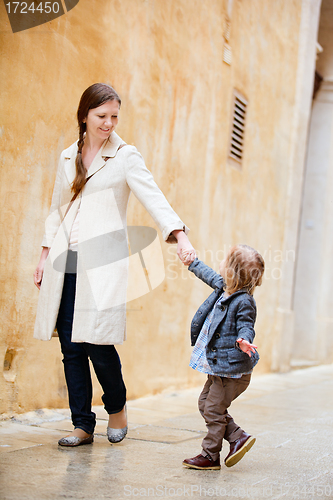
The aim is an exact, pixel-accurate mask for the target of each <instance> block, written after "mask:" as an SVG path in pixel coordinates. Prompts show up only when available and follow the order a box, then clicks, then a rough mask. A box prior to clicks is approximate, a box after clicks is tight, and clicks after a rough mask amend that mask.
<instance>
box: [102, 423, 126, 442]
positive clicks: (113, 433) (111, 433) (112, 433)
mask: <svg viewBox="0 0 333 500" xmlns="http://www.w3.org/2000/svg"><path fill="white" fill-rule="evenodd" d="M106 433H107V435H108V440H109V441H110V443H120V441H122V440H123V439H124V437H125V436H126V434H127V425H126V427H123V428H122V429H112V428H111V427H108V428H107V429H106Z"/></svg>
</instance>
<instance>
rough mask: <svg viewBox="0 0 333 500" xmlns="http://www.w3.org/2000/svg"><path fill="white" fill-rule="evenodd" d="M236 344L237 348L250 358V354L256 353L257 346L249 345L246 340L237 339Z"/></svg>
mask: <svg viewBox="0 0 333 500" xmlns="http://www.w3.org/2000/svg"><path fill="white" fill-rule="evenodd" d="M236 342H237V344H238V347H239V348H240V349H241V350H242V351H243V352H245V354H247V355H248V356H250V357H251V352H256V351H255V350H256V348H257V346H256V345H254V344H250V342H248V341H247V340H244V339H237V341H236Z"/></svg>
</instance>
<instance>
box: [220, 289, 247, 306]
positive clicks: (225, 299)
mask: <svg viewBox="0 0 333 500" xmlns="http://www.w3.org/2000/svg"><path fill="white" fill-rule="evenodd" d="M243 293H248V291H247V290H246V288H242V289H241V290H237V292H235V293H233V294H232V295H229V296H228V297H226V298H223V299H222V300H221V304H226V303H227V302H230V301H231V300H233V299H234V298H235V297H237V295H241V294H243Z"/></svg>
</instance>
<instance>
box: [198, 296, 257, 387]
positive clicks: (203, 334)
mask: <svg viewBox="0 0 333 500" xmlns="http://www.w3.org/2000/svg"><path fill="white" fill-rule="evenodd" d="M223 298H224V294H223V293H222V295H221V297H219V299H218V300H217V301H216V302H215V304H214V307H213V309H212V310H211V312H210V313H209V314H208V315H207V317H206V319H205V322H204V324H203V326H202V328H201V331H200V333H199V336H198V338H197V341H196V343H195V346H194V348H193V352H192V356H191V360H190V367H191V368H193V370H197V371H198V372H202V373H206V374H207V375H215V376H218V377H227V378H241V377H242V376H243V375H248V374H249V373H252V370H251V371H249V372H246V373H239V374H237V375H226V374H225V373H216V372H213V371H212V369H211V367H210V366H209V364H208V361H207V358H206V347H207V343H208V333H209V328H210V325H211V324H212V320H213V316H214V311H215V307H216V306H217V305H218V303H219V302H220V301H221V300H222V299H223Z"/></svg>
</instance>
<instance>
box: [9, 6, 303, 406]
mask: <svg viewBox="0 0 333 500" xmlns="http://www.w3.org/2000/svg"><path fill="white" fill-rule="evenodd" d="M303 3H305V4H306V3H307V2H303ZM228 9H229V16H230V38H229V44H230V47H231V51H232V61H231V65H229V64H226V63H225V62H223V47H224V43H225V36H227V35H226V30H225V25H226V24H225V23H226V16H227V14H228ZM301 11H302V1H301V0H292V1H288V2H276V1H271V0H270V1H267V0H256V1H253V0H234V2H227V1H226V0H225V1H221V0H191V1H189V0H146V1H139V0H121V1H120V0H110V1H103V2H101V1H98V0H80V2H79V4H78V5H77V6H76V7H75V8H74V9H72V10H71V11H70V12H69V13H67V14H66V15H64V16H62V17H60V18H59V19H56V20H54V21H52V22H49V23H47V24H44V25H41V26H37V27H35V28H32V29H30V30H26V31H22V32H19V33H15V34H13V33H12V32H11V29H10V25H9V22H8V19H7V17H6V11H5V7H4V5H3V3H1V4H0V17H1V21H0V22H1V24H0V50H1V75H2V95H1V113H0V114H1V124H0V125H1V129H0V133H1V137H0V144H1V146H0V147H1V151H2V155H1V201H2V209H1V213H0V217H1V236H2V237H1V256H0V258H1V267H2V272H1V292H0V293H1V306H2V316H1V318H2V321H1V340H0V355H1V356H2V357H1V358H0V359H1V360H4V362H5V366H4V368H5V369H4V371H3V376H2V375H0V392H1V394H2V395H3V398H2V402H1V408H0V410H1V411H8V412H10V411H19V410H27V409H31V408H38V407H46V406H48V407H52V406H66V405H67V400H66V389H65V382H64V377H63V374H62V363H61V354H60V349H59V344H58V340H57V339H52V340H51V341H50V342H40V341H37V340H34V339H33V338H32V333H33V324H34V315H35V311H36V304H37V299H38V290H37V289H36V288H35V287H34V285H33V279H32V274H33V271H34V269H35V266H36V264H37V262H38V259H39V254H40V242H41V239H42V235H43V223H44V220H45V218H46V216H47V214H48V209H49V204H50V198H51V194H52V187H53V182H54V178H55V171H56V164H57V160H58V157H59V154H60V152H61V150H62V149H64V148H65V147H67V146H69V145H70V144H71V143H72V142H74V141H75V140H76V139H77V130H76V122H75V113H76V108H77V104H78V100H79V98H80V95H81V93H82V92H83V90H84V89H85V88H86V87H88V86H89V85H90V84H92V83H94V82H97V81H102V82H107V83H111V84H112V85H113V86H114V87H115V88H116V90H117V91H118V92H119V93H120V95H121V97H122V100H123V106H122V109H121V114H120V124H119V126H118V129H117V132H118V133H119V135H121V137H122V138H123V139H124V140H126V141H127V142H128V143H132V144H135V145H136V147H137V148H138V149H139V151H140V152H141V153H142V154H143V156H144V158H145V160H146V163H147V166H148V168H150V170H151V171H152V172H153V174H154V176H155V180H156V182H157V183H158V185H159V186H160V187H161V189H162V190H163V192H164V193H165V195H166V197H167V199H168V200H169V202H170V203H171V205H172V206H173V208H174V209H175V210H176V211H177V212H178V213H179V215H180V217H181V218H182V219H183V220H184V221H185V222H186V224H187V225H188V226H189V227H190V228H191V232H190V239H191V241H192V243H193V245H194V246H195V247H196V249H197V250H198V252H199V255H200V257H201V258H203V259H204V260H205V261H206V262H207V263H208V264H210V265H212V266H213V267H214V268H215V269H216V270H217V269H218V262H219V260H221V258H223V256H224V251H225V249H227V248H228V247H229V245H231V244H235V243H241V242H243V243H247V244H249V245H251V246H254V247H255V248H257V249H258V250H259V251H260V252H261V253H262V254H263V256H264V258H265V259H266V265H267V272H266V279H265V280H264V283H263V286H262V287H261V288H260V289H258V290H257V292H256V294H255V297H256V299H257V303H258V321H257V339H256V340H257V344H258V346H259V351H260V354H261V362H260V364H259V365H258V368H257V370H258V371H269V370H270V369H271V366H272V356H273V353H272V345H273V340H274V336H276V335H278V333H279V332H277V331H276V328H274V322H275V318H276V314H277V312H276V311H277V309H278V307H279V297H280V294H281V293H282V291H283V288H282V290H281V287H283V275H282V276H281V268H282V263H283V260H286V259H288V258H289V259H293V255H294V254H293V250H294V249H293V248H290V249H287V250H290V253H289V254H287V253H286V249H285V248H284V237H285V236H284V227H285V220H286V217H289V214H288V206H289V205H288V203H289V197H290V196H291V195H290V193H289V192H288V190H287V188H286V186H287V183H288V179H289V175H290V168H292V166H291V165H290V162H289V155H290V151H291V148H292V141H293V140H295V136H294V135H293V134H292V133H291V132H292V126H293V117H294V116H295V114H297V113H298V109H296V104H295V94H296V74H297V68H298V64H299V61H298V57H299V52H298V43H299V29H300V22H301ZM310 78H312V75H310ZM234 89H237V90H238V91H239V92H241V93H242V94H243V95H244V97H245V98H246V99H247V100H248V112H247V125H246V135H245V153H244V160H243V164H242V166H241V168H235V167H234V166H232V165H231V164H229V162H228V159H227V157H228V143H229V132H230V121H231V109H232V96H233V90H234ZM298 106H300V107H301V106H302V103H298ZM305 126H306V124H305ZM300 182H301V179H300ZM128 223H129V224H132V225H133V224H134V225H135V224H136V225H145V224H146V225H152V226H154V224H153V221H152V220H151V218H150V216H149V215H148V214H147V213H146V212H145V210H144V208H143V207H142V206H141V205H140V204H139V203H138V202H137V201H136V200H135V199H134V198H132V199H131V201H130V207H129V213H128ZM162 246H163V252H164V258H165V269H166V278H165V280H164V282H163V283H162V284H161V285H160V286H159V287H158V288H157V289H155V290H154V291H153V292H151V293H150V294H148V295H145V296H143V297H141V298H140V299H137V300H135V301H133V302H131V303H130V304H129V307H128V325H127V331H128V334H127V335H128V340H127V341H126V342H125V344H124V345H123V346H121V347H120V348H119V352H120V355H121V359H122V363H123V369H124V376H125V380H126V383H127V386H128V395H129V397H137V396H140V395H144V394H147V393H154V392H157V391H161V390H163V389H165V388H169V389H170V388H172V387H174V388H179V387H186V386H190V385H193V384H198V383H201V382H202V381H203V379H204V377H203V376H202V375H200V374H197V373H195V372H193V370H191V369H190V368H188V361H189V357H190V352H191V349H190V345H189V325H190V321H191V318H192V316H193V314H194V312H195V310H196V308H197V307H198V306H199V305H200V303H201V302H202V301H203V300H204V298H205V297H206V296H207V295H208V293H210V292H209V289H208V288H207V286H206V285H204V284H202V283H200V282H198V281H196V280H194V279H190V278H191V277H190V276H189V274H190V273H188V271H187V270H186V268H184V267H182V265H181V264H180V263H178V261H177V260H176V248H175V247H170V246H168V245H166V244H163V243H162ZM95 388H96V390H95V402H99V401H100V399H99V397H100V389H99V386H98V384H95Z"/></svg>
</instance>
